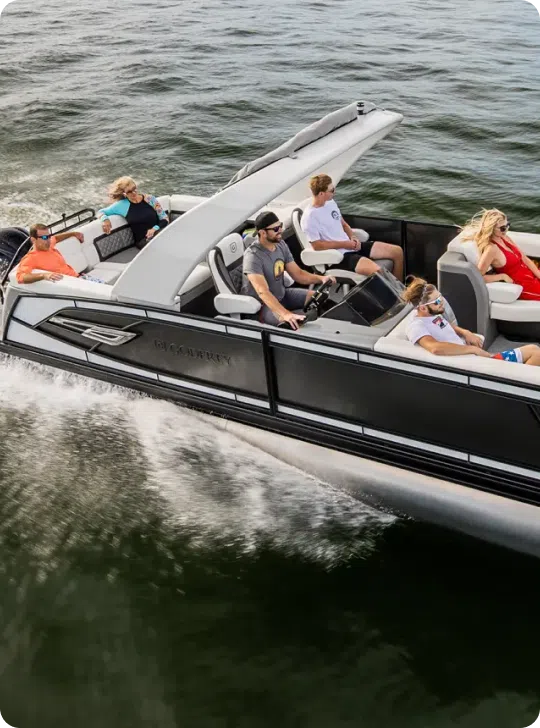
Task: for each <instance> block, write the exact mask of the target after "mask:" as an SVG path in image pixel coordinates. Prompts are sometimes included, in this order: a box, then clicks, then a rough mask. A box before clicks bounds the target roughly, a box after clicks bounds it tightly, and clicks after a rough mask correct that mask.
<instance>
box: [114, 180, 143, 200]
mask: <svg viewBox="0 0 540 728" xmlns="http://www.w3.org/2000/svg"><path fill="white" fill-rule="evenodd" d="M131 185H134V186H135V187H136V186H137V183H136V182H135V180H134V179H132V178H131V177H118V179H115V180H114V182H113V183H112V185H111V186H110V187H109V197H110V198H111V200H122V199H123V198H124V193H125V191H126V187H131Z"/></svg>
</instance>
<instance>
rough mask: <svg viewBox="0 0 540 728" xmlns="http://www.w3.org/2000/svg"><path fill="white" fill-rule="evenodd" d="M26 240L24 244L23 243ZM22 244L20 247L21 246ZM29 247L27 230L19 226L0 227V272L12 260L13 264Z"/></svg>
mask: <svg viewBox="0 0 540 728" xmlns="http://www.w3.org/2000/svg"><path fill="white" fill-rule="evenodd" d="M25 241H27V244H26V245H23V243H24V242H25ZM21 246H22V247H21ZM29 249H30V240H29V238H28V231H27V230H25V229H24V228H20V227H8V228H1V229H0V274H1V273H2V272H3V271H5V270H6V269H7V267H8V265H9V264H10V263H11V261H12V260H14V257H15V260H14V263H13V264H14V265H15V264H17V263H18V262H19V260H20V259H21V258H22V257H23V255H25V254H26V253H27V252H28V250H29Z"/></svg>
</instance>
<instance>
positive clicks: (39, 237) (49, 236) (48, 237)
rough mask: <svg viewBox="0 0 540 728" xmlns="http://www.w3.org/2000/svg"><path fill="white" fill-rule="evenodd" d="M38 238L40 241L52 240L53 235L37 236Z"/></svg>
mask: <svg viewBox="0 0 540 728" xmlns="http://www.w3.org/2000/svg"><path fill="white" fill-rule="evenodd" d="M36 238H37V239H38V240H49V239H50V238H52V235H36Z"/></svg>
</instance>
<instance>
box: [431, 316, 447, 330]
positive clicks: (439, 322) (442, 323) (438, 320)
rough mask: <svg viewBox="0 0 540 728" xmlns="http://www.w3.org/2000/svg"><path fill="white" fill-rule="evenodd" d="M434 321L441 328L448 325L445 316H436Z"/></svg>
mask: <svg viewBox="0 0 540 728" xmlns="http://www.w3.org/2000/svg"><path fill="white" fill-rule="evenodd" d="M433 323H434V324H435V326H438V327H439V328H440V329H444V328H445V326H446V321H445V319H444V317H443V316H435V318H434V319H433Z"/></svg>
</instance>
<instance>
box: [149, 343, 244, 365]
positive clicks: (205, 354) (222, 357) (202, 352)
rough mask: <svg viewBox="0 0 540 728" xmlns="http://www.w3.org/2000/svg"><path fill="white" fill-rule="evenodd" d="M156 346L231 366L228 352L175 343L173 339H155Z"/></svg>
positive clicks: (175, 353) (164, 350)
mask: <svg viewBox="0 0 540 728" xmlns="http://www.w3.org/2000/svg"><path fill="white" fill-rule="evenodd" d="M154 347H155V348H156V349H158V351H163V352H166V353H168V354H174V355H175V356H187V357H189V358H190V359H201V360H203V361H213V362H215V363H216V364H224V365H225V366H230V364H231V357H230V356H227V354H218V353H217V352H215V351H209V350H208V349H197V348H195V347H194V346H184V344H175V343H174V342H172V341H163V339H154Z"/></svg>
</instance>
